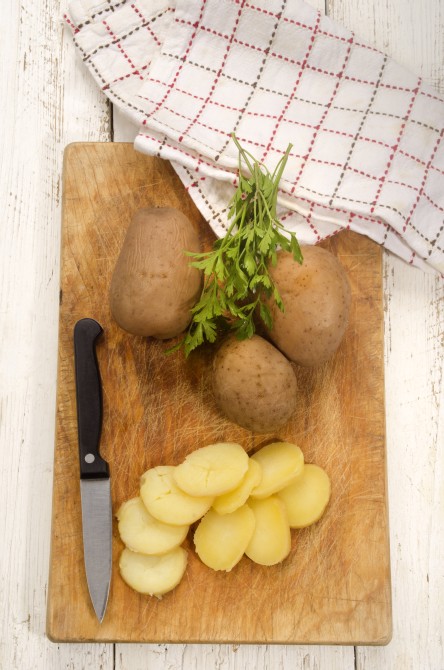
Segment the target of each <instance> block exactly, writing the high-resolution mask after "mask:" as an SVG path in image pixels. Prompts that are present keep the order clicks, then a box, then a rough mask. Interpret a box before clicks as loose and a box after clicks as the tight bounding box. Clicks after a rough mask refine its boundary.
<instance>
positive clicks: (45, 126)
mask: <svg viewBox="0 0 444 670" xmlns="http://www.w3.org/2000/svg"><path fill="white" fill-rule="evenodd" d="M2 12H3V16H4V18H5V19H7V27H6V24H5V23H4V30H3V31H2V39H1V40H0V63H1V77H0V87H1V89H0V105H1V114H0V118H1V122H0V161H1V164H0V165H1V167H0V170H1V171H0V202H1V206H2V235H1V236H0V272H1V277H0V314H1V319H0V342H1V347H0V369H1V374H0V385H1V395H0V402H1V408H0V409H1V423H0V443H1V445H2V449H1V451H0V477H1V480H0V505H1V509H2V510H3V513H2V514H1V515H0V537H1V538H2V553H1V583H0V611H1V612H2V616H1V621H0V640H1V644H0V667H1V668H2V669H3V668H4V669H5V670H19V669H20V670H31V669H32V670H34V669H40V668H42V669H43V668H44V669H45V670H61V669H63V668H71V669H72V670H77V669H78V670H89V669H91V670H93V669H94V670H97V669H98V668H102V669H103V670H106V669H108V668H109V669H110V668H112V665H113V648H112V645H97V646H94V645H86V646H82V647H78V646H76V645H65V646H64V645H62V646H58V645H55V644H53V643H51V642H49V640H47V638H46V637H45V617H46V602H45V600H46V591H47V581H48V560H49V541H50V518H51V490H52V468H53V447H54V415H55V387H56V361H57V325H58V323H57V322H58V288H59V247H60V194H61V181H60V177H61V168H62V152H63V148H64V146H65V145H66V144H67V143H69V142H71V141H73V140H91V139H102V140H106V139H109V112H108V105H107V103H106V102H105V100H104V98H103V97H102V96H101V95H100V94H99V92H98V91H97V90H96V87H95V85H94V84H93V83H92V82H91V81H90V80H89V78H87V77H85V73H84V71H83V67H80V66H79V63H78V62H76V59H75V57H74V50H73V49H72V48H71V46H70V44H69V41H70V38H69V36H67V35H63V34H62V27H61V23H60V21H59V18H58V17H60V16H61V8H60V3H59V1H58V0H34V2H32V3H17V2H15V0H5V1H4V2H3V5H2Z"/></svg>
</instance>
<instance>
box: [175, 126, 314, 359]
mask: <svg viewBox="0 0 444 670" xmlns="http://www.w3.org/2000/svg"><path fill="white" fill-rule="evenodd" d="M232 138H233V141H234V143H235V144H236V147H237V149H238V151H239V178H238V179H239V181H238V185H237V188H236V191H235V193H234V195H233V197H232V199H231V201H230V203H229V207H230V209H229V214H228V217H229V219H230V220H231V222H230V226H229V228H228V230H227V233H226V234H225V236H224V237H222V238H220V239H218V240H216V241H215V242H214V244H213V249H212V250H211V251H208V252H203V253H191V252H189V253H188V255H189V256H190V257H191V258H192V260H191V263H190V265H191V266H192V267H195V268H198V269H199V270H202V271H203V275H204V284H203V289H202V293H201V296H200V299H199V302H198V303H197V304H196V305H195V306H194V308H193V309H192V314H193V318H192V321H191V323H190V326H189V328H188V331H187V333H186V335H185V337H184V339H183V340H182V341H181V342H180V343H179V345H178V346H177V347H174V349H176V348H179V347H181V346H182V345H183V346H184V350H185V355H186V356H188V355H189V354H190V352H191V351H193V349H196V347H198V346H199V345H200V344H202V343H203V342H205V341H207V342H214V341H215V340H216V338H217V335H218V332H219V330H220V329H221V328H222V329H226V328H227V327H228V328H230V329H232V330H234V331H235V333H236V335H237V337H238V338H239V339H241V340H242V339H246V338H248V337H251V336H252V335H253V333H254V332H255V323H254V314H255V313H257V312H259V315H260V318H261V319H262V321H263V322H264V323H265V325H266V326H267V328H272V325H273V324H272V317H271V312H270V309H269V307H268V305H267V304H266V303H265V302H264V301H263V297H264V295H265V296H267V297H268V298H270V297H271V296H273V298H274V300H275V301H276V304H277V306H278V307H279V309H281V310H282V311H283V310H284V305H283V303H282V298H281V296H280V294H279V291H278V289H277V287H276V286H275V284H274V282H273V280H272V278H271V277H270V273H269V270H268V268H269V263H270V262H271V264H272V265H276V262H277V256H276V252H277V249H278V247H281V248H282V249H284V250H285V251H291V252H292V253H293V257H294V259H295V261H297V262H298V263H302V254H301V250H300V247H299V243H298V241H297V239H296V236H295V234H294V233H292V232H289V231H286V230H285V228H284V227H283V226H282V224H281V223H280V222H279V221H278V219H277V217H276V205H277V195H278V186H279V181H280V179H281V176H282V173H283V171H284V168H285V165H286V162H287V160H288V155H289V153H290V151H291V147H292V145H291V144H289V145H288V147H287V150H286V152H285V154H284V155H283V157H282V158H281V160H280V161H279V162H278V164H277V165H276V168H275V170H274V172H273V173H272V174H271V173H270V172H269V170H268V169H267V168H266V167H265V165H264V164H263V163H260V162H259V161H257V160H256V159H255V158H254V156H252V155H251V154H250V153H249V152H248V151H246V150H245V149H243V148H242V147H241V145H240V144H239V142H238V140H237V139H236V137H235V135H234V133H233V134H232ZM242 161H243V162H244V163H245V166H246V168H247V170H248V172H249V176H248V177H246V176H244V175H243V172H242V168H243V166H242ZM284 233H286V234H284Z"/></svg>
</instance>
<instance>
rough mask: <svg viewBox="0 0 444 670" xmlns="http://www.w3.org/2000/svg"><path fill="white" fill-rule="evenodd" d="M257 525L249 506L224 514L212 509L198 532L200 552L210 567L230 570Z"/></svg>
mask: <svg viewBox="0 0 444 670" xmlns="http://www.w3.org/2000/svg"><path fill="white" fill-rule="evenodd" d="M254 526H255V518H254V514H253V512H252V511H251V509H250V508H249V507H248V505H242V507H239V509H237V510H236V511H235V512H231V514H223V515H222V514H218V513H217V512H215V511H214V510H212V509H210V511H209V512H207V513H206V514H205V516H204V518H203V519H202V521H201V522H200V523H199V525H198V527H197V529H196V532H195V533H194V545H195V547H196V553H197V555H198V556H199V558H200V560H201V561H202V563H205V565H207V566H208V567H209V568H212V569H213V570H226V571H227V572H229V571H230V570H231V569H232V568H233V567H234V566H235V565H236V563H239V561H240V560H241V558H242V556H243V555H244V552H245V549H246V548H247V545H248V543H249V541H250V539H251V537H252V535H253V531H254Z"/></svg>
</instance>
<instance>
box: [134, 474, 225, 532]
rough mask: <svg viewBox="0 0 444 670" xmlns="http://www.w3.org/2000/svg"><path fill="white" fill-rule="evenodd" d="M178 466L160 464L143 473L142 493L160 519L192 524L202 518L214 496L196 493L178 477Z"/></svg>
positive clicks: (141, 495) (151, 512)
mask: <svg viewBox="0 0 444 670" xmlns="http://www.w3.org/2000/svg"><path fill="white" fill-rule="evenodd" d="M174 471H175V467H174V466H173V465H159V466H157V467H155V468H151V469H150V470H147V472H145V473H144V474H143V475H142V477H141V486H140V497H141V498H142V500H143V504H144V505H145V507H146V508H147V510H148V511H149V512H150V514H152V515H153V517H155V518H156V519H159V521H163V522H164V523H170V524H172V525H176V526H182V525H189V524H191V523H194V521H197V520H198V519H200V518H201V517H202V516H203V515H204V514H205V513H206V512H207V511H208V510H209V509H210V507H211V505H212V503H213V500H214V496H204V497H193V496H190V495H188V493H185V492H184V491H182V490H181V489H180V488H179V487H178V486H177V484H176V482H175V481H174Z"/></svg>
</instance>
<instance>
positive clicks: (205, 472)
mask: <svg viewBox="0 0 444 670" xmlns="http://www.w3.org/2000/svg"><path fill="white" fill-rule="evenodd" d="M247 469H248V454H247V452H246V451H245V450H244V449H243V448H242V447H241V445H240V444H235V443H233V442H218V443H217V444H210V445H208V446H207V447H202V448H201V449H196V451H193V452H192V453H191V454H188V456H187V457H186V458H185V460H184V462H183V463H181V464H180V465H178V466H177V467H176V469H175V471H174V480H175V482H176V484H177V486H179V488H181V489H182V491H185V492H186V493H188V494H189V495H191V496H219V495H221V494H222V493H226V492H227V491H230V490H232V489H234V488H236V486H238V484H240V482H241V480H242V479H243V477H244V475H245V473H246V472H247Z"/></svg>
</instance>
